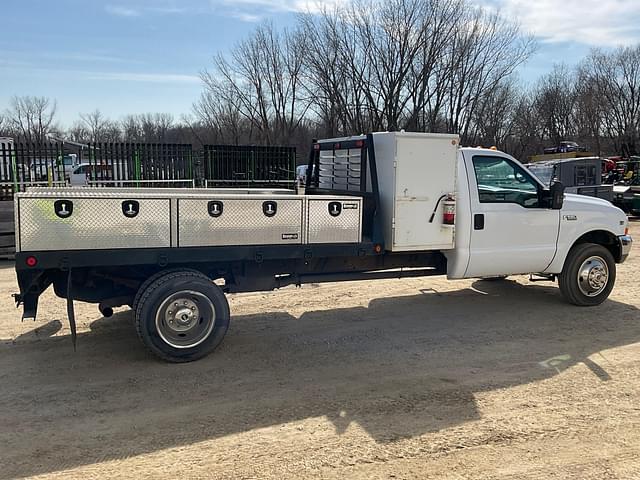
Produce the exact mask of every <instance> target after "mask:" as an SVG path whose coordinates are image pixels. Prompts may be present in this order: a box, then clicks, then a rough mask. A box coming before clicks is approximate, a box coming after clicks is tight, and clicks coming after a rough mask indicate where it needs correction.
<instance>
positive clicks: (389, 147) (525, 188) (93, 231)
mask: <svg viewBox="0 0 640 480" xmlns="http://www.w3.org/2000/svg"><path fill="white" fill-rule="evenodd" d="M307 172H311V174H309V175H307V176H306V186H305V187H306V188H304V189H303V188H298V189H296V190H268V189H257V190H251V189H247V190H239V189H190V190H187V189H122V188H120V189H118V188H66V189H58V188H44V189H32V190H29V191H27V192H25V193H21V194H17V195H16V199H15V202H16V209H15V211H16V229H17V234H16V242H17V254H16V270H17V276H18V283H19V287H20V293H18V294H16V295H15V297H16V301H17V303H18V304H23V305H24V311H23V318H35V316H36V310H37V305H38V297H39V296H40V294H41V293H42V292H43V291H44V290H45V289H47V288H48V287H49V286H51V285H53V288H54V291H55V293H56V294H57V295H58V296H60V297H63V298H66V299H67V307H68V308H67V309H68V314H69V321H70V324H71V332H72V337H73V339H74V345H75V320H74V317H75V315H74V309H73V301H74V300H79V301H84V302H93V303H98V304H99V309H100V311H101V312H102V313H103V315H105V316H109V315H111V314H112V313H113V308H114V307H116V306H122V305H129V306H130V307H131V308H132V309H133V311H134V319H135V324H136V328H137V332H138V335H139V336H140V338H141V340H142V342H143V343H144V345H146V347H147V348H148V349H149V350H150V351H151V352H153V353H154V354H156V355H157V356H159V357H161V358H163V359H165V360H167V361H171V362H185V361H191V360H195V359H198V358H201V357H203V356H204V355H206V354H208V353H210V352H212V351H213V350H214V349H215V348H216V346H217V345H218V344H219V343H220V342H221V341H222V338H223V337H224V335H225V333H226V331H227V328H228V326H229V320H230V313H229V306H228V303H227V300H226V298H225V293H228V292H241V291H244V292H246V291H258V290H271V289H275V288H278V287H281V286H284V285H291V284H296V285H300V284H303V283H309V282H326V281H329V282H332V281H342V280H366V279H378V278H397V277H409V276H411V277H416V276H428V275H445V274H446V275H447V276H448V277H449V278H452V279H456V278H470V277H493V278H496V277H497V278H500V277H504V276H507V275H513V274H529V273H532V274H538V275H539V276H540V277H541V278H542V279H546V280H551V281H553V280H555V279H557V280H558V283H559V286H560V290H561V292H562V294H563V295H564V296H565V297H566V299H567V300H568V301H569V302H571V303H573V304H575V305H583V306H587V305H598V304H600V303H602V302H603V301H604V300H605V299H606V298H607V297H608V296H609V293H610V292H611V290H612V288H613V286H614V282H615V277H616V263H620V262H623V261H624V260H625V258H626V257H627V256H628V254H629V251H630V249H631V242H632V240H631V237H630V236H629V235H628V227H627V217H626V216H625V214H624V213H623V212H622V211H621V210H620V209H618V208H616V207H614V206H612V205H611V204H610V203H609V202H607V201H604V200H601V199H597V198H589V197H585V196H578V195H570V194H566V195H565V194H564V191H563V187H562V185H561V184H559V183H556V184H553V185H551V186H547V185H543V184H542V183H540V181H539V180H537V179H536V178H535V176H533V175H531V174H530V173H529V172H528V171H527V169H526V168H524V167H523V166H522V165H521V164H520V163H519V162H518V161H516V160H515V159H513V158H512V157H510V156H509V155H506V154H504V153H501V152H499V151H494V150H489V149H482V148H460V146H459V138H458V136H456V135H444V134H429V133H405V132H380V133H372V134H368V135H366V136H365V135H361V136H354V137H348V138H334V139H327V140H321V141H317V142H314V144H313V147H312V149H311V151H310V155H309V162H308V167H307Z"/></svg>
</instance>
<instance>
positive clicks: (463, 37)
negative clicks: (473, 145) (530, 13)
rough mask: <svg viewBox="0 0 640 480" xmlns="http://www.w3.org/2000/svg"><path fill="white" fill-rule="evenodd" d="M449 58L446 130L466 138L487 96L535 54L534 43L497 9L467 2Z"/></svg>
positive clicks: (451, 45) (458, 23)
mask: <svg viewBox="0 0 640 480" xmlns="http://www.w3.org/2000/svg"><path fill="white" fill-rule="evenodd" d="M466 7H467V8H466V9H465V15H464V16H463V18H461V19H460V20H458V22H457V28H456V34H455V36H454V39H453V41H452V42H451V44H450V50H449V52H448V55H447V57H446V59H447V62H448V68H449V69H450V72H448V74H447V87H446V88H447V93H446V105H445V110H446V117H447V130H448V131H449V132H457V133H460V134H461V135H462V137H463V138H466V137H467V136H468V134H469V133H470V128H471V126H472V119H473V117H474V114H475V112H476V110H477V109H478V108H479V106H480V105H481V103H482V99H483V97H484V96H485V95H487V94H489V93H490V92H491V91H493V90H494V89H495V88H496V85H498V84H499V83H500V82H501V81H503V80H504V79H505V78H507V77H508V76H510V75H511V74H512V73H513V72H514V71H515V69H516V68H517V67H518V66H519V65H521V64H522V63H523V62H525V61H526V60H527V59H528V58H529V56H530V55H531V54H532V52H533V51H534V48H535V44H534V42H533V39H532V38H531V37H527V36H522V35H521V33H520V29H519V27H518V25H517V24H514V23H513V22H511V21H508V20H506V19H504V18H502V17H501V16H500V15H499V13H497V12H493V13H492V12H487V11H485V10H482V9H477V8H471V6H470V5H468V4H467V5H466Z"/></svg>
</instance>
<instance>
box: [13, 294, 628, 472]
mask: <svg viewBox="0 0 640 480" xmlns="http://www.w3.org/2000/svg"><path fill="white" fill-rule="evenodd" d="M375 285H376V283H375V282H374V283H372V284H371V286H370V288H375ZM298 293H299V295H300V296H302V297H304V296H305V295H313V291H312V290H310V289H309V290H306V289H305V290H301V291H299V292H298ZM382 293H383V292H381V294H382ZM276 295H277V293H276ZM639 321H640V314H639V311H638V309H637V308H636V307H634V306H631V305H627V304H623V303H619V302H615V301H612V300H609V301H607V302H606V303H605V304H604V305H602V306H600V307H596V308H592V309H583V308H577V307H573V306H570V305H567V304H565V303H564V302H563V301H562V299H561V298H560V295H559V293H558V290H557V288H555V287H548V286H526V287H525V286H523V285H521V284H519V283H516V282H510V281H504V282H484V281H477V282H475V283H474V284H473V285H472V288H470V289H464V290H459V291H453V292H442V293H440V292H438V291H435V290H426V289H425V290H423V293H421V294H418V295H411V296H402V297H395V298H378V299H375V300H373V301H371V302H370V304H369V305H368V307H367V308H360V307H358V308H334V309H330V310H319V311H310V312H308V313H305V314H303V315H302V316H301V317H300V318H295V317H293V316H291V315H289V314H287V313H282V312H269V313H264V314H260V315H247V316H235V317H233V318H232V326H231V329H230V331H229V334H228V336H227V339H226V340H225V342H224V343H223V345H222V346H221V348H220V349H219V350H218V351H217V352H216V353H214V354H213V355H211V356H210V357H208V358H205V359H203V360H201V361H199V362H195V363H191V364H184V365H170V364H165V363H162V362H159V361H156V360H155V359H154V358H152V357H151V356H150V354H148V353H146V352H145V351H144V349H143V348H142V346H141V345H140V344H139V342H138V340H137V338H136V337H135V333H134V328H133V326H132V325H131V315H130V312H123V313H119V314H117V315H115V316H114V317H112V318H110V319H99V320H96V321H95V322H93V324H92V325H91V332H89V333H83V334H81V335H79V338H78V351H77V352H76V353H74V352H73V350H72V347H71V342H70V340H69V338H68V337H62V338H60V337H52V338H46V332H47V331H49V332H52V333H51V334H53V333H55V331H57V329H58V328H59V325H58V324H57V323H56V320H54V321H52V322H51V324H50V325H45V327H40V328H39V333H38V334H37V335H36V334H26V335H25V336H23V337H22V338H19V339H17V340H16V344H14V345H1V346H0V378H2V382H3V392H2V395H1V396H0V424H2V425H3V428H2V429H1V430H0V452H2V453H1V454H0V458H3V464H4V468H3V469H2V470H1V471H0V478H15V477H25V476H29V475H37V474H44V473H49V472H54V471H60V470H64V469H68V468H73V467H76V466H81V465H87V464H93V463H97V462H102V461H108V460H114V459H121V458H128V457H133V456H136V455H140V454H143V453H149V452H155V451H159V450H163V449H166V448H171V447H175V446H181V445H189V444H192V443H196V442H201V441H205V440H210V439H215V438H220V437H223V436H227V435H231V434H236V433H243V432H248V431H251V430H254V429H257V428H265V427H272V426H276V425H282V424H286V423H289V422H296V421H301V420H304V419H309V418H319V419H320V420H319V422H318V423H322V422H321V419H323V418H326V419H329V420H330V421H331V422H332V424H333V428H334V429H335V432H336V433H338V434H341V433H343V432H345V431H346V430H347V429H348V428H349V427H350V426H352V425H357V426H359V427H360V428H362V429H364V430H365V431H366V432H367V433H368V434H369V435H370V436H371V437H372V438H373V439H374V440H375V441H377V442H382V443H385V442H394V441H397V440H399V439H402V438H409V437H414V436H418V435H422V434H425V433H428V432H435V431H438V430H441V429H444V428H448V427H451V426H455V425H459V424H461V423H464V422H469V421H473V420H477V419H479V418H480V413H479V410H478V406H477V403H476V400H475V394H476V393H478V392H482V391H485V390H493V389H501V388H505V387H510V386H515V385H524V384H528V383H531V382H536V381H539V380H542V379H545V378H548V377H550V376H553V375H556V374H557V373H558V372H560V371H562V370H564V369H567V368H569V367H572V366H575V365H576V364H579V363H582V364H585V365H586V366H587V368H589V369H590V371H591V372H593V375H594V376H595V377H594V378H596V379H597V381H598V382H600V381H609V380H611V379H612V377H613V374H612V373H610V372H608V371H607V366H606V362H603V361H602V360H601V359H600V357H596V358H595V359H594V358H589V357H590V356H592V355H593V354H594V353H596V352H600V351H602V350H606V349H609V348H612V347H616V346H621V345H628V344H632V343H635V342H638V341H640V322H639ZM43 332H44V333H43ZM36 338H37V340H35V341H34V339H36ZM238 441H239V442H241V441H242V440H238ZM319 441H321V439H319Z"/></svg>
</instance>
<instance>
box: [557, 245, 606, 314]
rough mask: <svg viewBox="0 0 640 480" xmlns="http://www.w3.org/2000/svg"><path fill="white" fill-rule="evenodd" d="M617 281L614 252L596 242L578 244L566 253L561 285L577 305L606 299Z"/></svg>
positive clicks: (569, 299) (563, 292) (562, 290)
mask: <svg viewBox="0 0 640 480" xmlns="http://www.w3.org/2000/svg"><path fill="white" fill-rule="evenodd" d="M615 281H616V263H615V260H614V258H613V255H612V254H611V252H610V251H609V250H608V249H607V248H606V247H604V246H602V245H598V244H595V243H580V244H578V245H575V246H574V247H573V248H572V249H571V250H570V251H569V254H568V255H567V259H566V260H565V262H564V267H563V268H562V273H560V275H559V276H558V285H559V286H560V291H561V292H562V294H563V295H564V297H565V298H566V299H567V301H569V303H572V304H574V305H579V306H595V305H600V304H601V303H602V302H604V301H605V300H606V299H607V297H609V294H610V293H611V290H612V289H613V285H614V284H615Z"/></svg>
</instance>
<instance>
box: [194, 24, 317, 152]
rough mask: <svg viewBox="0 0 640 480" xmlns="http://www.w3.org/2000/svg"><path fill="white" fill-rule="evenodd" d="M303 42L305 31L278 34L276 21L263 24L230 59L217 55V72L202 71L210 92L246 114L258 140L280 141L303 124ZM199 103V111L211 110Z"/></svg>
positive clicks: (206, 89)
mask: <svg viewBox="0 0 640 480" xmlns="http://www.w3.org/2000/svg"><path fill="white" fill-rule="evenodd" d="M304 45H305V44H304V34H303V33H301V31H294V32H289V31H286V30H285V31H284V32H283V33H278V32H277V31H276V30H275V29H274V27H273V25H271V24H264V25H261V26H259V27H258V28H257V29H256V30H255V32H254V33H253V34H252V35H251V36H250V37H249V38H248V39H246V40H244V41H242V42H241V43H239V44H238V45H237V46H236V47H235V48H234V49H233V50H232V51H231V54H230V57H229V58H227V57H225V56H223V55H222V54H218V55H217V56H216V57H215V59H214V63H215V70H214V72H208V71H204V72H203V73H202V74H201V78H202V80H203V82H204V84H205V91H206V92H209V93H210V94H211V95H213V96H216V97H218V98H220V100H221V101H223V102H225V103H226V106H225V109H233V110H234V111H236V112H238V113H239V114H240V115H242V117H243V118H244V119H246V120H247V121H248V122H249V123H250V125H251V129H252V131H255V136H256V138H257V139H258V141H260V142H264V143H267V144H271V143H281V142H283V141H285V139H286V138H288V137H290V136H291V135H292V134H293V133H294V132H295V130H296V129H297V128H298V127H299V126H300V124H301V122H302V119H303V117H304V115H305V113H306V110H307V108H308V105H306V104H305V102H304V101H303V99H302V98H301V94H300V79H301V69H302V65H303V55H304ZM201 100H202V99H201ZM203 100H204V101H205V102H206V101H207V98H206V97H204V99H203ZM209 100H211V98H210V97H209ZM209 106H211V103H210V102H209ZM200 107H201V108H200V112H198V111H196V113H199V114H200V115H201V114H202V113H206V112H207V111H208V110H207V109H205V108H202V107H204V105H200ZM223 110H224V109H223ZM252 133H253V132H252Z"/></svg>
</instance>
